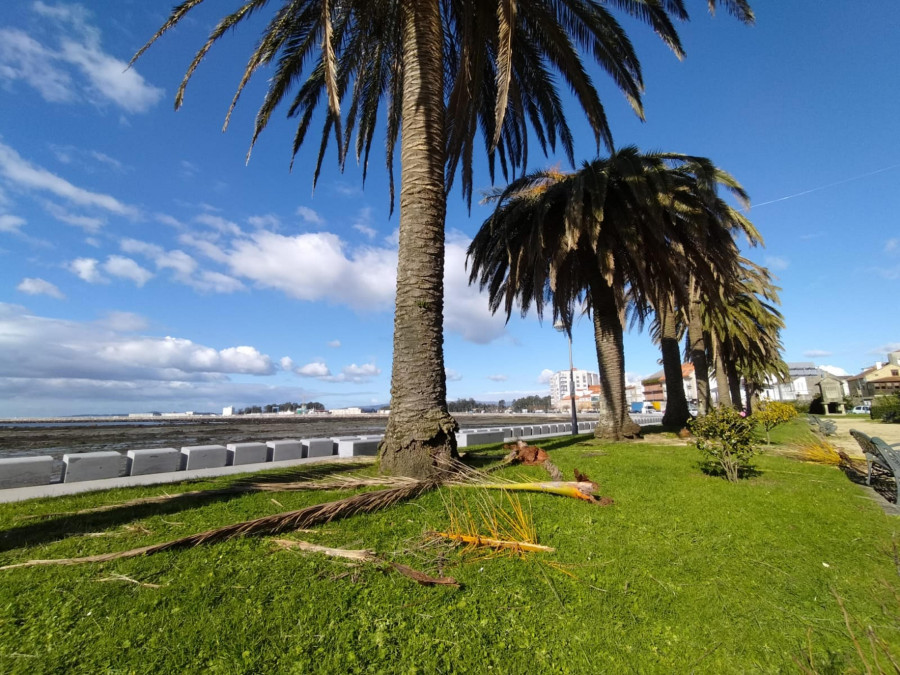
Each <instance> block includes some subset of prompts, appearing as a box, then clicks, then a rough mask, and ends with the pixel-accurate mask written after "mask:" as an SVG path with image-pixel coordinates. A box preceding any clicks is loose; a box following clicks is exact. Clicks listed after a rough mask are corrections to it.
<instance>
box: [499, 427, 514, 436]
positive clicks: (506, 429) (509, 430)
mask: <svg viewBox="0 0 900 675" xmlns="http://www.w3.org/2000/svg"><path fill="white" fill-rule="evenodd" d="M500 431H501V433H502V434H503V438H512V437H513V430H512V427H503V428H502V429H500Z"/></svg>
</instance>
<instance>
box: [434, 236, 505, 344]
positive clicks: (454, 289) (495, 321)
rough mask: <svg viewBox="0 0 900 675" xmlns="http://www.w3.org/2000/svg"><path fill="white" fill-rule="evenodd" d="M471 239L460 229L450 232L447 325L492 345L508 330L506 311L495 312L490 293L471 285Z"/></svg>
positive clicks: (448, 238) (446, 267) (473, 338)
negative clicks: (468, 266)
mask: <svg viewBox="0 0 900 675" xmlns="http://www.w3.org/2000/svg"><path fill="white" fill-rule="evenodd" d="M470 241H471V240H470V239H468V238H467V237H465V236H464V235H462V234H460V233H459V232H450V233H448V235H447V244H446V263H445V266H444V327H445V329H446V330H448V331H453V332H455V333H459V334H460V335H461V336H462V337H463V339H465V340H468V341H469V342H474V343H476V344H488V343H489V342H493V341H494V340H496V339H497V338H499V337H501V336H502V335H503V334H504V333H506V319H505V317H504V316H503V315H502V313H499V312H498V313H497V314H494V315H492V314H491V312H490V309H489V308H488V301H487V293H482V292H481V291H479V290H478V286H477V284H476V285H473V286H470V285H469V274H468V272H467V271H466V249H468V247H469V243H470Z"/></svg>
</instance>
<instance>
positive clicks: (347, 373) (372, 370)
mask: <svg viewBox="0 0 900 675" xmlns="http://www.w3.org/2000/svg"><path fill="white" fill-rule="evenodd" d="M378 375H381V368H378V367H377V366H376V365H375V364H374V363H364V364H363V365H361V366H358V365H356V364H355V363H352V364H350V365H349V366H346V367H344V368H342V369H341V374H340V375H332V376H331V377H325V378H322V379H324V380H327V381H328V382H355V383H362V382H368V381H369V380H371V379H372V378H373V377H376V376H378Z"/></svg>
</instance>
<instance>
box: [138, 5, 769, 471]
mask: <svg viewBox="0 0 900 675" xmlns="http://www.w3.org/2000/svg"><path fill="white" fill-rule="evenodd" d="M201 2H202V0H184V2H182V3H181V4H179V5H178V6H176V7H175V8H174V10H173V11H172V14H171V15H170V17H169V19H168V20H167V21H166V22H165V23H164V24H163V26H162V27H161V28H160V29H159V30H158V31H157V33H156V34H155V35H154V36H153V37H152V38H151V40H150V41H149V42H148V43H147V45H145V46H144V47H143V48H142V49H141V50H140V51H139V52H138V54H137V55H136V56H135V58H138V57H139V56H140V55H141V54H142V53H143V52H144V50H146V49H147V48H148V47H149V46H150V45H151V44H152V43H153V42H155V41H156V40H157V39H158V38H159V37H160V36H161V35H163V34H164V33H165V32H167V31H169V30H170V29H171V28H173V27H174V26H176V25H177V24H178V23H179V22H180V21H181V20H183V19H184V17H185V16H186V15H187V14H188V13H189V12H190V11H191V10H193V9H194V8H196V7H197V6H198V5H199V4H201ZM268 4H269V2H268V0H246V1H245V2H244V4H242V5H241V6H240V7H239V8H238V9H237V10H236V11H234V12H233V13H231V14H229V15H227V16H226V17H224V18H223V19H222V20H221V21H220V22H219V24H218V25H217V26H216V28H215V29H214V30H213V31H212V33H211V34H210V36H209V38H208V40H207V41H206V43H205V44H204V45H203V46H202V47H201V49H200V50H199V51H198V52H197V55H196V57H195V59H194V60H193V62H192V63H191V64H190V66H189V67H188V70H187V72H186V74H185V77H184V80H183V81H182V84H181V86H180V87H179V89H178V93H177V94H176V107H178V106H180V105H181V103H182V101H183V96H184V90H185V87H186V85H187V82H188V81H189V80H190V78H191V76H192V75H193V74H194V71H195V70H196V68H197V67H198V65H199V64H200V62H201V61H202V60H203V58H204V57H205V56H206V55H207V53H208V51H209V50H210V49H211V47H212V46H213V44H215V43H216V42H217V41H218V40H219V39H220V38H222V36H223V35H224V34H225V33H226V32H228V31H229V30H231V29H234V28H236V27H237V26H238V25H239V24H241V23H242V22H244V21H245V20H247V19H248V18H250V17H251V16H253V15H254V14H256V13H258V12H260V11H262V10H263V9H264V8H265V7H266V5H268ZM611 4H612V5H613V6H614V7H615V8H617V9H619V10H621V11H623V12H624V13H626V14H629V15H631V16H632V17H633V18H636V19H638V20H640V21H642V22H644V23H646V24H647V25H649V26H650V27H651V28H652V29H653V30H654V31H655V32H656V33H657V34H658V35H659V36H660V37H661V39H662V40H663V41H664V42H665V43H666V44H667V45H668V46H669V47H670V48H671V49H672V50H673V51H674V52H675V53H676V54H677V55H679V56H680V55H681V53H682V48H681V44H680V42H679V38H678V34H677V32H676V30H675V27H674V24H673V21H674V20H685V19H687V12H686V11H685V8H684V6H683V0H664V1H662V2H660V0H628V1H626V0H615V1H614V2H613V3H611ZM278 5H279V6H278V8H277V9H276V10H275V11H274V12H273V14H272V16H271V19H270V20H269V22H268V23H267V24H266V26H265V28H264V29H263V31H262V35H261V37H260V39H259V42H258V43H257V45H256V47H255V49H254V50H253V52H252V53H251V55H250V58H249V60H248V62H247V66H246V69H245V71H244V73H243V76H242V78H241V81H240V83H239V85H238V88H237V92H236V94H235V96H234V100H233V102H232V107H231V109H233V108H234V105H235V104H236V103H237V100H238V98H239V96H240V95H241V92H242V91H243V89H244V87H245V85H246V84H247V82H248V81H249V80H250V79H251V78H252V76H253V75H254V74H256V73H257V72H258V71H259V70H261V69H264V68H266V69H267V68H270V67H271V68H272V70H271V77H270V84H269V89H268V91H267V93H266V95H265V97H264V98H263V101H262V104H261V105H260V108H259V111H258V113H257V117H256V127H255V131H254V134H253V139H252V141H251V148H252V145H253V143H254V142H255V141H256V139H257V138H258V136H259V134H260V133H261V132H262V131H263V129H264V128H265V127H266V125H267V123H268V121H269V119H270V117H271V115H272V113H273V111H274V110H275V108H277V107H278V106H279V104H281V103H282V102H285V103H288V101H289V103H288V111H287V112H288V116H290V117H294V116H296V117H298V118H299V122H298V125H297V131H296V134H295V137H294V142H293V151H294V154H295V155H296V153H297V151H298V150H299V148H300V147H301V145H302V144H303V142H304V140H305V138H306V134H307V132H308V130H309V127H310V125H311V122H312V117H313V114H314V113H315V112H316V111H317V110H319V109H321V108H323V107H324V109H325V117H324V123H323V126H322V135H321V143H320V146H319V154H318V160H317V163H316V168H315V171H314V178H313V181H314V184H315V181H316V179H317V178H318V175H319V169H320V167H321V162H322V159H323V157H324V154H325V151H326V149H327V146H328V143H329V139H330V136H331V134H332V133H333V134H334V137H335V140H336V145H337V154H338V161H339V163H340V165H341V166H343V164H344V162H345V160H346V157H347V155H348V154H349V150H350V143H351V132H352V130H353V129H354V127H355V128H356V129H357V135H356V143H355V154H356V159H357V161H361V162H362V164H363V179H365V173H366V169H367V166H368V158H369V152H370V149H371V146H372V140H373V138H374V135H375V129H376V128H377V120H378V113H379V109H380V108H381V106H382V103H384V104H385V105H386V107H387V110H386V136H387V138H386V140H387V151H386V163H387V168H388V172H389V174H390V176H391V208H392V209H393V199H394V197H393V195H394V187H393V156H394V150H395V148H396V145H397V140H398V137H399V139H400V166H401V175H400V241H399V253H398V265H397V295H396V309H395V314H394V350H393V368H392V375H391V414H390V418H389V420H388V425H387V429H386V431H385V438H384V442H383V443H382V446H381V451H380V454H381V468H382V470H383V471H385V472H388V473H394V474H403V475H409V476H416V477H425V476H430V475H434V473H435V472H436V471H437V470H439V467H440V465H442V464H443V463H444V462H446V460H447V459H449V458H450V457H451V456H453V455H455V453H456V446H455V437H454V434H453V432H454V430H455V429H456V428H457V425H456V422H455V420H454V419H453V418H452V417H451V416H450V414H449V412H448V411H447V403H446V381H445V373H444V357H443V267H444V217H445V211H446V193H447V190H448V188H449V186H450V185H451V183H452V181H453V179H454V177H455V175H456V173H457V171H459V172H460V174H461V183H462V191H463V195H464V196H465V197H466V198H467V199H471V192H472V158H473V154H474V150H473V145H474V137H475V135H476V133H477V131H478V129H479V128H480V129H481V132H482V135H483V137H484V142H485V147H486V150H487V154H488V158H489V168H490V171H491V176H492V177H493V173H494V166H495V160H496V159H498V158H499V160H500V166H501V170H502V172H503V174H504V177H506V176H507V173H508V172H516V171H518V170H519V169H520V168H521V169H524V167H525V165H526V162H527V159H528V139H529V132H533V133H534V137H535V138H537V140H538V142H539V144H540V146H541V148H542V150H544V151H545V152H546V151H547V150H548V148H549V149H555V147H556V144H557V142H559V144H560V145H561V146H562V148H563V150H564V151H565V152H566V154H567V156H568V157H569V159H570V161H572V160H573V139H572V135H571V133H570V131H569V127H568V125H567V123H566V120H565V117H564V114H563V110H562V104H561V98H560V95H559V90H558V86H557V80H556V78H557V77H558V78H559V79H560V80H562V81H563V82H565V83H566V84H567V85H568V86H569V88H570V89H571V91H572V92H574V95H575V98H576V99H577V100H578V103H579V105H580V106H581V107H582V109H583V110H584V112H585V114H586V116H587V118H588V122H589V123H590V126H591V128H592V130H593V132H594V136H595V142H596V144H597V145H598V149H599V145H600V144H601V143H603V144H605V145H606V146H607V147H611V144H612V139H611V133H610V131H609V128H608V125H607V122H606V116H605V112H604V109H603V106H602V105H601V103H600V100H599V97H598V95H597V92H596V90H595V89H594V86H593V83H592V81H591V78H590V76H589V75H588V73H587V71H586V69H585V64H584V62H583V60H582V54H584V55H590V57H591V58H592V59H593V60H594V61H595V62H596V63H597V64H598V65H599V66H600V67H601V68H602V69H603V70H605V71H606V72H607V73H608V74H609V75H610V76H611V77H612V78H613V80H614V82H615V83H616V85H617V86H618V87H619V89H620V90H621V91H622V92H623V93H624V95H625V96H626V98H627V99H628V100H629V102H630V103H631V105H632V107H633V108H634V110H635V111H636V112H637V113H638V114H639V115H641V114H642V107H641V90H642V86H643V85H642V80H641V71H640V65H639V63H638V59H637V56H636V54H635V52H634V49H633V47H632V45H631V43H630V41H629V39H628V37H627V35H626V33H625V31H624V30H623V29H622V27H621V26H620V25H619V23H618V22H617V21H616V20H615V19H614V17H613V16H612V14H611V13H610V11H609V10H608V9H607V7H606V6H605V4H599V3H596V2H584V1H583V0H518V1H517V2H516V1H513V0H497V1H496V2H479V1H477V0H440V1H439V0H417V1H415V2H413V1H411V0H281V1H280V3H278ZM717 5H721V6H724V7H725V8H726V9H727V10H728V11H729V12H730V13H731V14H732V15H734V16H736V17H737V18H738V19H740V20H742V21H744V22H748V23H749V22H752V20H753V14H752V11H751V10H750V7H749V5H748V3H747V0H708V6H709V8H710V10H713V9H715V7H716V6H717ZM295 86H298V88H297V90H296V94H295V95H294V96H293V99H292V100H290V99H288V101H285V99H286V97H287V96H288V95H289V92H291V90H292V89H293V88H294V87H295ZM323 95H324V99H325V102H324V103H323V102H322V99H323ZM348 100H349V103H348ZM345 104H347V105H346V106H345ZM342 107H344V108H345V111H346V113H345V114H343V113H342V110H341V109H342ZM231 109H229V111H228V115H226V125H227V123H228V117H229V116H230V114H231ZM573 163H574V162H573Z"/></svg>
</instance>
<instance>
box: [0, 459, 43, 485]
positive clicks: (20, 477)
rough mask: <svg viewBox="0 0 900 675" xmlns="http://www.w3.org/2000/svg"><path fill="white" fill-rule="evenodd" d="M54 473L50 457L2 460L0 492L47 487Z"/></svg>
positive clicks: (0, 465)
mask: <svg viewBox="0 0 900 675" xmlns="http://www.w3.org/2000/svg"><path fill="white" fill-rule="evenodd" d="M52 472H53V458H52V457H51V456H50V455H40V456H38V457H9V458H6V459H0V490H5V489H7V488H17V487H31V486H32V485H47V484H48V483H49V482H50V476H51V474H52Z"/></svg>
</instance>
